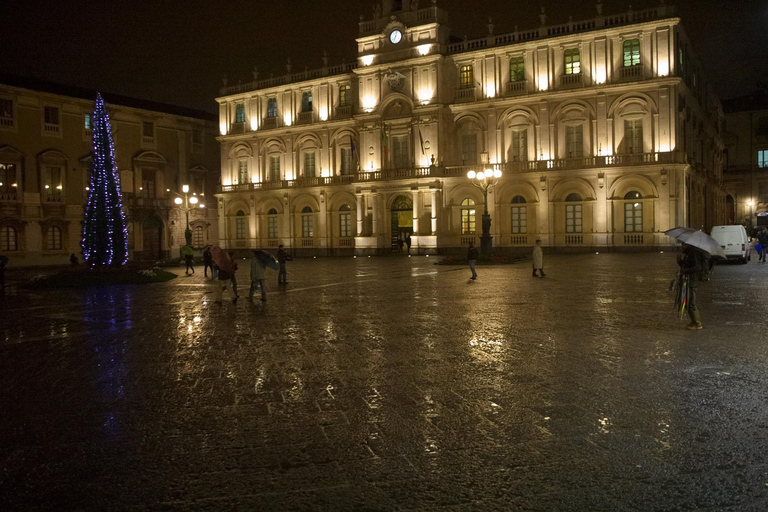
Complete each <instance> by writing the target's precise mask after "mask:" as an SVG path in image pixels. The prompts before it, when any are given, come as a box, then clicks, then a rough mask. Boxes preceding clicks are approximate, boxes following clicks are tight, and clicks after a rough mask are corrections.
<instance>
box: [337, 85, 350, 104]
mask: <svg viewBox="0 0 768 512" xmlns="http://www.w3.org/2000/svg"><path fill="white" fill-rule="evenodd" d="M347 105H349V86H348V85H342V86H339V106H340V107H346V106H347Z"/></svg>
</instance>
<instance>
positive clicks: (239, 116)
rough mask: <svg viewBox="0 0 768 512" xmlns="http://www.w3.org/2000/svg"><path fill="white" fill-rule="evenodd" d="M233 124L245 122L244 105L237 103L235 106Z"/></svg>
mask: <svg viewBox="0 0 768 512" xmlns="http://www.w3.org/2000/svg"><path fill="white" fill-rule="evenodd" d="M235 122H236V123H244V122H245V105H244V104H242V103H238V104H237V105H235Z"/></svg>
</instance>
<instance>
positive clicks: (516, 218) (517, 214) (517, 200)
mask: <svg viewBox="0 0 768 512" xmlns="http://www.w3.org/2000/svg"><path fill="white" fill-rule="evenodd" d="M522 204H525V198H524V197H523V196H515V197H513V198H512V234H515V235H518V234H522V233H527V232H528V211H527V209H526V207H525V206H519V205H522Z"/></svg>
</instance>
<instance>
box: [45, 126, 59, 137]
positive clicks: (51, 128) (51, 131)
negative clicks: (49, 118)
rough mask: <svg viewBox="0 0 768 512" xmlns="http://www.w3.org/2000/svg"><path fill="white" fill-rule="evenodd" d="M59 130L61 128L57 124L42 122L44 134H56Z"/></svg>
mask: <svg viewBox="0 0 768 512" xmlns="http://www.w3.org/2000/svg"><path fill="white" fill-rule="evenodd" d="M60 131H61V128H60V127H59V125H58V124H53V123H43V132H44V133H46V134H51V135H58V134H59V132H60Z"/></svg>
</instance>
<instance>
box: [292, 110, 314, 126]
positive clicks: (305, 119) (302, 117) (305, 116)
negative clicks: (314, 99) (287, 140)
mask: <svg viewBox="0 0 768 512" xmlns="http://www.w3.org/2000/svg"><path fill="white" fill-rule="evenodd" d="M313 120H314V116H313V114H312V111H311V110H310V111H309V112H299V115H298V116H296V124H310V123H311V122H312V121H313Z"/></svg>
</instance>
